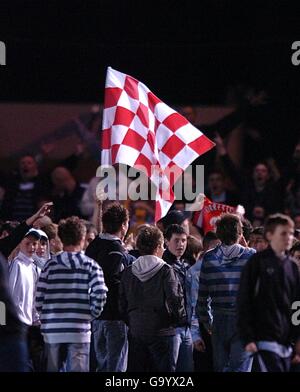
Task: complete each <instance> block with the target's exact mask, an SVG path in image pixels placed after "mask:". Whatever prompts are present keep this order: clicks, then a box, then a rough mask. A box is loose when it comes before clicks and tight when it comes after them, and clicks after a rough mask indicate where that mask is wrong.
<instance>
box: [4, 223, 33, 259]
mask: <svg viewBox="0 0 300 392" xmlns="http://www.w3.org/2000/svg"><path fill="white" fill-rule="evenodd" d="M30 228H31V226H27V224H26V223H25V222H23V223H21V224H20V225H19V226H17V227H16V228H15V229H14V230H13V231H12V233H11V234H10V235H9V236H7V237H4V238H2V239H0V252H1V253H2V254H3V256H4V257H6V258H7V257H8V256H9V255H10V254H11V252H12V251H13V250H14V249H15V247H16V246H17V245H19V243H20V242H21V241H22V239H23V238H24V236H25V234H26V233H27V231H28V230H29V229H30Z"/></svg>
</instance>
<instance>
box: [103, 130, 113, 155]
mask: <svg viewBox="0 0 300 392" xmlns="http://www.w3.org/2000/svg"><path fill="white" fill-rule="evenodd" d="M110 147H111V128H107V129H103V131H102V149H103V150H105V149H110Z"/></svg>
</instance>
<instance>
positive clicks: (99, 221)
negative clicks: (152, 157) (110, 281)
mask: <svg viewBox="0 0 300 392" xmlns="http://www.w3.org/2000/svg"><path fill="white" fill-rule="evenodd" d="M105 82H106V79H105ZM104 91H105V89H104ZM104 98H105V97H103V102H104ZM103 108H104V105H103V107H102V121H101V122H100V125H99V128H100V129H99V131H100V140H99V147H100V166H101V164H102V145H103V144H102V135H103ZM96 206H97V207H96V208H97V210H98V211H97V218H96V229H97V231H98V234H101V233H102V230H103V227H102V214H103V199H102V198H101V197H100V196H98V194H97V192H96Z"/></svg>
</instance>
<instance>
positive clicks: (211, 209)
mask: <svg viewBox="0 0 300 392" xmlns="http://www.w3.org/2000/svg"><path fill="white" fill-rule="evenodd" d="M203 196H204V195H203ZM202 202H203V207H202V208H201V211H197V212H195V213H194V216H193V223H194V225H196V226H198V227H200V228H202V229H203V231H204V234H205V233H207V232H208V231H215V229H216V227H215V223H216V220H217V219H218V218H219V217H220V216H221V215H222V214H224V213H231V214H239V215H243V214H244V213H245V210H244V208H243V207H242V206H241V205H238V206H237V207H231V206H228V205H226V204H222V203H216V202H213V201H211V200H209V198H208V197H206V196H204V200H203V201H202Z"/></svg>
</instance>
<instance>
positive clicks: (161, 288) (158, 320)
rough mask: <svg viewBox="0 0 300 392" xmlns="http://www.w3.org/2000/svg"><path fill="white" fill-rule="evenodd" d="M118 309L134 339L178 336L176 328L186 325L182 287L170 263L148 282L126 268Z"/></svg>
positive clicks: (130, 268)
mask: <svg viewBox="0 0 300 392" xmlns="http://www.w3.org/2000/svg"><path fill="white" fill-rule="evenodd" d="M138 260H139V259H138ZM119 306H120V312H121V315H122V318H123V320H124V321H125V322H126V323H127V324H128V325H129V329H130V333H131V335H132V336H168V335H175V329H174V327H176V326H181V325H185V323H186V313H185V309H184V303H183V293H182V289H181V285H180V284H179V282H178V280H177V278H176V276H175V273H174V270H173V269H172V268H171V267H170V266H169V265H167V264H164V266H163V267H162V268H161V269H160V270H159V271H158V272H157V273H156V274H155V275H154V276H153V277H151V278H150V279H149V280H147V281H145V282H142V281H140V280H139V279H138V277H137V276H135V275H134V274H133V272H132V266H130V267H129V268H127V269H126V270H125V271H124V273H123V275H122V279H121V285H120V295H119Z"/></svg>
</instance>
